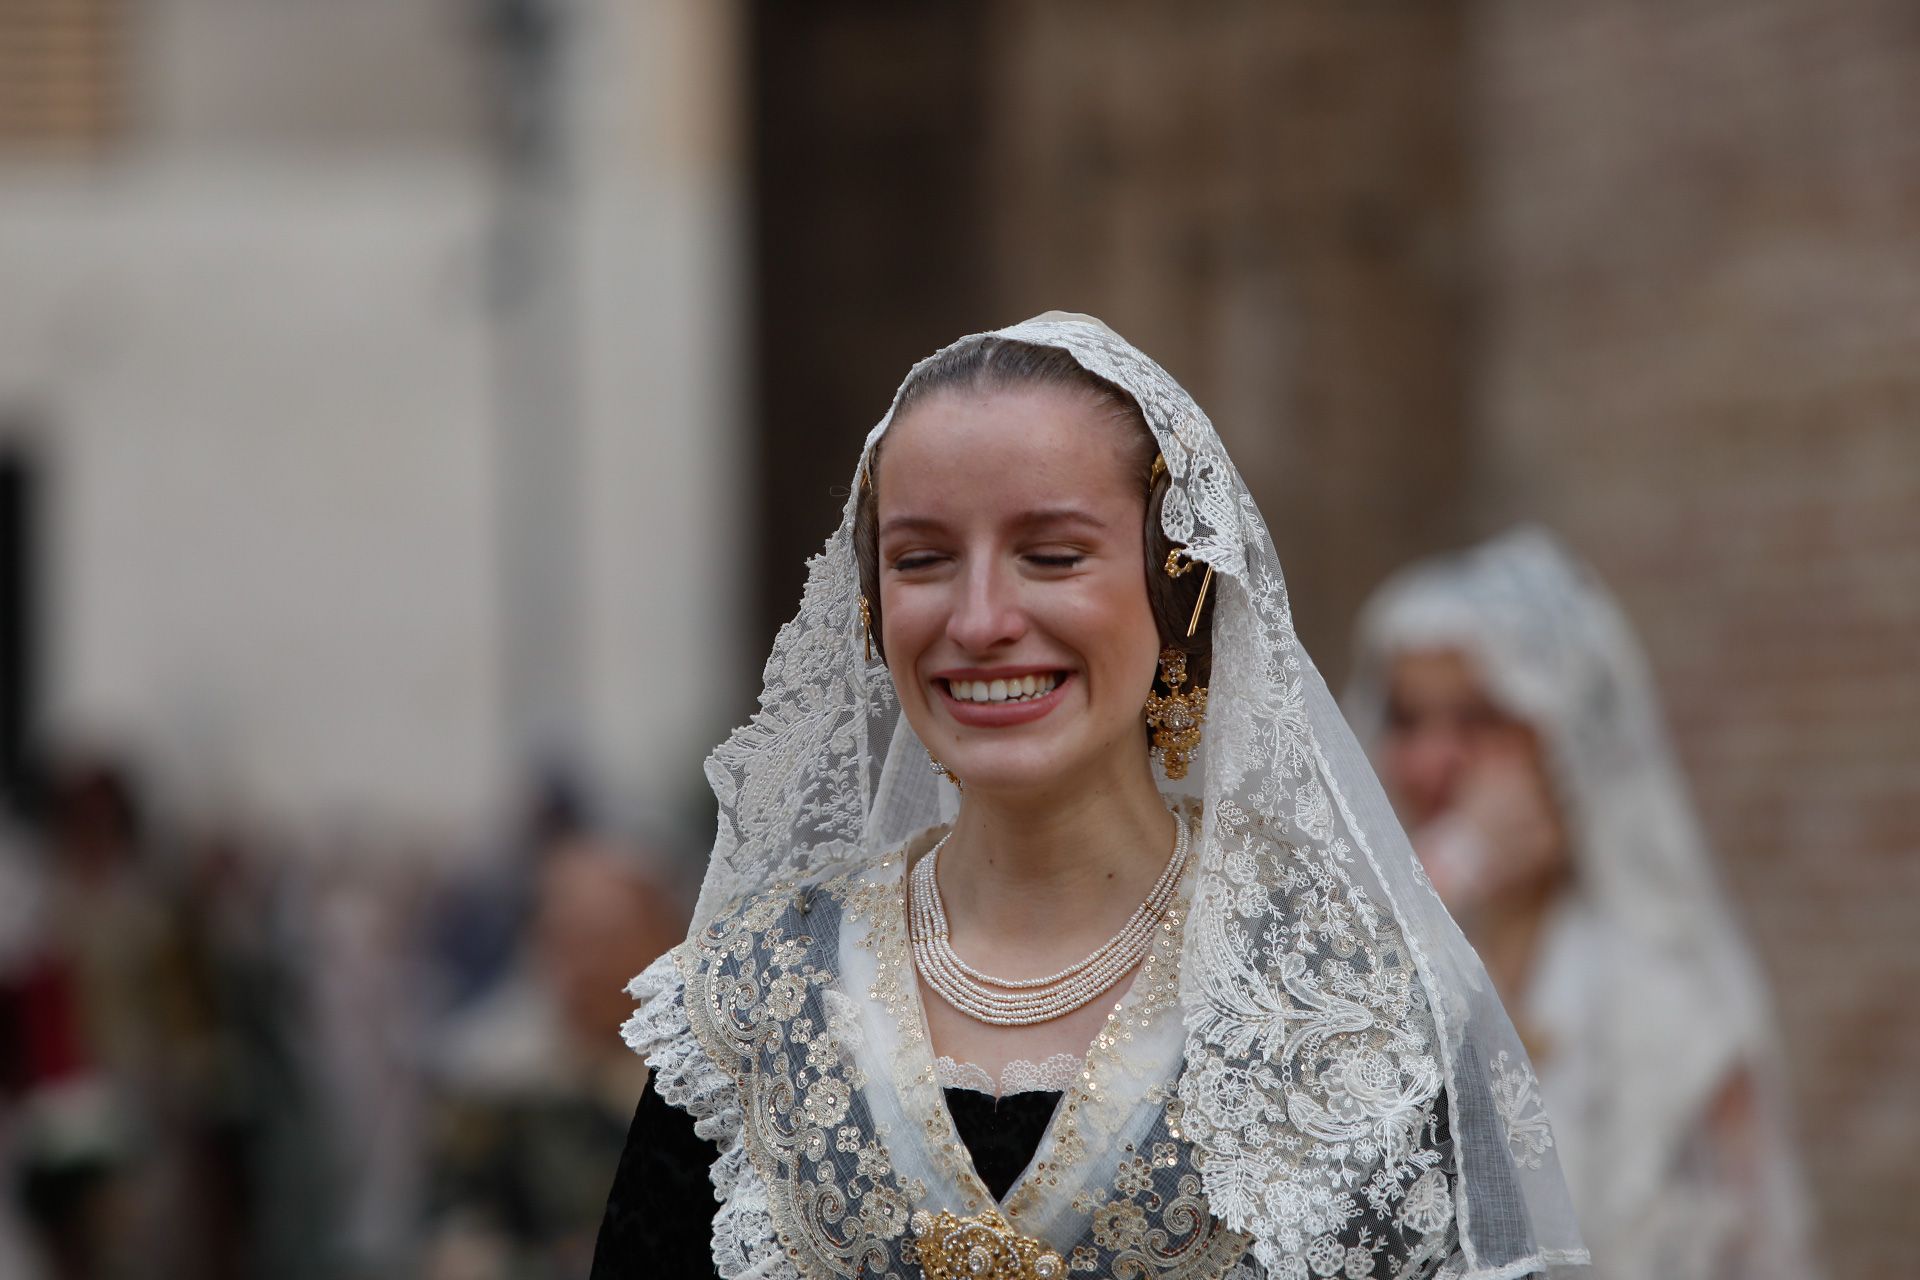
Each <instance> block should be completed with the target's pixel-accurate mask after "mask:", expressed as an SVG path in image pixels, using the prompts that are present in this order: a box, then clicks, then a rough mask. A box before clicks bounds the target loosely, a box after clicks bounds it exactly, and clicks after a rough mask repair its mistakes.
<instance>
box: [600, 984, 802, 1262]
mask: <svg viewBox="0 0 1920 1280" xmlns="http://www.w3.org/2000/svg"><path fill="white" fill-rule="evenodd" d="M627 994H628V995H630V996H632V997H633V998H634V1000H635V1001H636V1002H638V1004H639V1008H637V1009H636V1010H635V1011H634V1013H633V1016H632V1017H630V1018H628V1019H627V1021H626V1023H625V1025H623V1026H622V1027H621V1028H620V1036H621V1038H622V1039H623V1040H625V1041H626V1042H627V1047H628V1048H630V1049H632V1050H633V1051H634V1052H635V1053H637V1054H639V1055H640V1056H641V1057H642V1058H644V1059H645V1060H646V1063H647V1066H648V1067H649V1068H651V1069H652V1071H653V1087H654V1091H655V1092H657V1093H658V1094H659V1095H660V1097H661V1099H662V1101H664V1102H666V1103H667V1105H669V1106H671V1107H675V1108H677V1109H679V1110H681V1111H684V1112H686V1113H687V1114H688V1115H690V1116H692V1117H693V1131H694V1132H695V1133H697V1134H699V1135H700V1136H701V1137H702V1138H705V1139H706V1140H707V1141H709V1142H711V1143H713V1144H714V1145H715V1146H716V1147H718V1148H719V1149H720V1157H719V1159H717V1160H715V1161H714V1162H713V1167H712V1168H711V1169H709V1170H708V1175H707V1176H708V1177H709V1178H710V1179H711V1180H712V1182H713V1194H714V1198H715V1199H717V1200H719V1201H720V1209H719V1211H718V1212H717V1213H716V1214H715V1215H714V1219H713V1263H714V1267H715V1269H716V1270H718V1271H719V1273H720V1275H721V1276H722V1277H723V1278H724V1280H789V1278H792V1280H798V1276H799V1272H798V1271H797V1270H796V1269H795V1268H794V1267H793V1264H792V1261H791V1260H790V1259H789V1258H787V1256H786V1254H785V1253H784V1252H783V1251H782V1250H781V1248H780V1244H779V1240H778V1238H777V1236H776V1233H775V1232H774V1229H773V1218H772V1217H771V1215H770V1214H769V1213H768V1211H767V1191H766V1185H765V1184H764V1183H763V1182H762V1181H761V1179H760V1174H759V1172H758V1171H757V1170H756V1169H755V1168H754V1167H753V1162H752V1161H750V1160H749V1159H747V1151H746V1144H745V1143H743V1142H741V1140H740V1120H741V1117H740V1090H739V1086H738V1085H737V1084H735V1082H734V1079H733V1077H732V1076H730V1075H728V1074H727V1073H726V1072H724V1071H722V1070H721V1069H720V1067H719V1066H718V1064H716V1063H715V1062H714V1061H713V1059H712V1058H710V1057H709V1056H708V1055H707V1052H706V1051H705V1050H704V1049H702V1048H701V1047H700V1043H699V1040H698V1039H697V1038H696V1037H695V1036H694V1034H693V1028H692V1025H691V1024H690V1023H689V1022H688V1021H687V1008H686V981H685V979H684V978H683V977H682V976H681V973H680V969H679V966H678V964H677V963H676V959H675V952H672V951H669V952H668V953H667V954H666V955H663V956H661V957H660V958H659V959H658V960H655V961H654V962H653V963H652V964H651V965H649V966H647V968H646V970H645V972H643V973H641V974H640V975H639V976H638V977H636V978H635V979H634V980H633V981H632V982H629V983H628V984H627Z"/></svg>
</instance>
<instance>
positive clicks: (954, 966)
mask: <svg viewBox="0 0 1920 1280" xmlns="http://www.w3.org/2000/svg"><path fill="white" fill-rule="evenodd" d="M1175 820H1176V831H1175V835H1174V839H1173V857H1172V858H1171V859H1170V860H1169V861H1168V862H1167V869H1166V870H1165V871H1162V872H1161V873H1160V879H1159V880H1157V881H1155V882H1154V886H1153V889H1152V891H1151V892H1149V893H1148V894H1147V897H1146V901H1144V902H1142V903H1141V904H1140V905H1139V906H1138V907H1137V908H1135V909H1134V913H1133V915H1132V916H1130V917H1128V919H1127V922H1126V924H1124V925H1122V926H1121V927H1120V932H1118V933H1116V934H1114V935H1113V937H1111V938H1109V939H1107V941H1106V942H1105V943H1104V944H1103V945H1102V946H1101V947H1100V948H1099V950H1097V951H1095V952H1094V953H1093V954H1092V955H1090V956H1088V957H1087V958H1086V959H1084V960H1081V961H1079V962H1077V963H1075V964H1070V965H1068V966H1067V967H1066V968H1064V969H1062V970H1061V971H1060V972H1058V973H1056V974H1053V975H1052V976H1050V977H1045V978H996V977H994V976H992V975H991V974H986V973H982V972H980V970H978V969H976V968H974V967H973V966H972V965H970V964H968V963H967V962H966V961H965V960H962V959H961V958H960V957H959V955H958V954H956V953H955V952H954V949H953V943H952V942H951V941H950V940H949V936H948V929H947V909H946V907H945V905H944V904H942V903H941V901H940V885H939V882H938V881H937V880H936V878H935V875H934V873H935V870H936V869H937V866H938V862H939V858H940V850H941V848H942V847H943V846H945V844H946V843H947V841H948V840H949V839H951V838H952V836H951V834H949V835H947V836H944V837H942V838H941V840H940V843H939V844H936V845H934V846H933V848H932V849H931V850H929V851H928V853H927V856H926V857H924V858H922V859H920V861H919V863H918V865H916V866H915V867H914V869H913V876H912V880H911V883H910V886H909V890H908V893H907V905H908V913H907V920H908V926H907V932H908V934H909V935H910V936H911V938H912V940H913V963H914V967H915V968H916V969H918V970H919V971H920V976H921V977H922V978H924V979H926V983H927V985H928V986H930V987H932V988H933V989H934V991H936V992H937V993H939V996H940V998H941V999H942V1000H945V1001H946V1002H947V1003H948V1004H950V1005H952V1006H953V1007H954V1008H955V1009H957V1010H959V1011H960V1012H961V1013H963V1014H965V1015H966V1016H967V1017H969V1018H972V1019H973V1020H974V1021H976V1022H988V1023H992V1024H993V1025H995V1026H1000V1027H1025V1026H1031V1025H1033V1024H1034V1023H1037V1022H1051V1021H1052V1020H1053V1019H1055V1018H1060V1017H1065V1016H1066V1015H1067V1014H1069V1013H1072V1012H1073V1011H1074V1010H1075V1009H1081V1008H1085V1007H1086V1006H1087V1005H1089V1004H1092V1003H1093V1002H1094V1001H1095V1000H1097V999H1099V997H1100V995H1101V994H1102V993H1103V992H1105V991H1107V990H1108V989H1109V988H1111V987H1112V986H1113V985H1114V984H1115V983H1116V982H1118V981H1120V979H1121V978H1123V977H1125V976H1126V975H1127V974H1128V973H1130V972H1131V971H1132V970H1133V968H1134V966H1136V965H1138V964H1139V963H1140V962H1141V961H1142V960H1144V959H1145V958H1146V955H1147V950H1148V948H1150V947H1151V946H1152V945H1153V931H1154V930H1155V929H1156V928H1157V927H1158V926H1159V924H1160V921H1161V919H1162V918H1163V917H1164V916H1165V915H1166V914H1167V908H1168V907H1170V906H1171V905H1173V897H1174V894H1175V893H1176V892H1178V890H1179V887H1180V877H1181V875H1182V874H1183V873H1184V872H1185V871H1186V866H1187V843H1188V838H1187V820H1186V819H1185V818H1184V817H1181V816H1179V815H1176V819H1175Z"/></svg>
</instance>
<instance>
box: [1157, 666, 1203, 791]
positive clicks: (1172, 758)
mask: <svg viewBox="0 0 1920 1280" xmlns="http://www.w3.org/2000/svg"><path fill="white" fill-rule="evenodd" d="M1160 681H1161V683H1162V684H1165V685H1166V686H1167V692H1166V694H1165V696H1162V695H1160V694H1157V693H1155V694H1149V695H1148V696H1147V730H1148V733H1149V735H1150V737H1151V738H1152V741H1153V753H1154V754H1155V755H1157V756H1159V757H1160V765H1161V767H1162V768H1164V769H1165V770H1166V773H1167V777H1168V779H1170V780H1172V781H1176V782H1177V781H1179V780H1180V779H1181V778H1184V777H1186V776H1187V765H1188V764H1190V763H1191V762H1192V760H1193V753H1194V750H1195V749H1196V748H1198V747H1199V745H1200V726H1201V725H1202V724H1204V723H1206V719H1207V690H1206V687H1205V686H1204V685H1195V686H1194V688H1193V690H1192V691H1191V692H1189V693H1182V692H1180V686H1181V685H1183V684H1185V683H1186V682H1187V655H1186V654H1185V653H1183V652H1182V651H1180V650H1179V649H1174V648H1167V649H1162V650H1161V651H1160Z"/></svg>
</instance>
